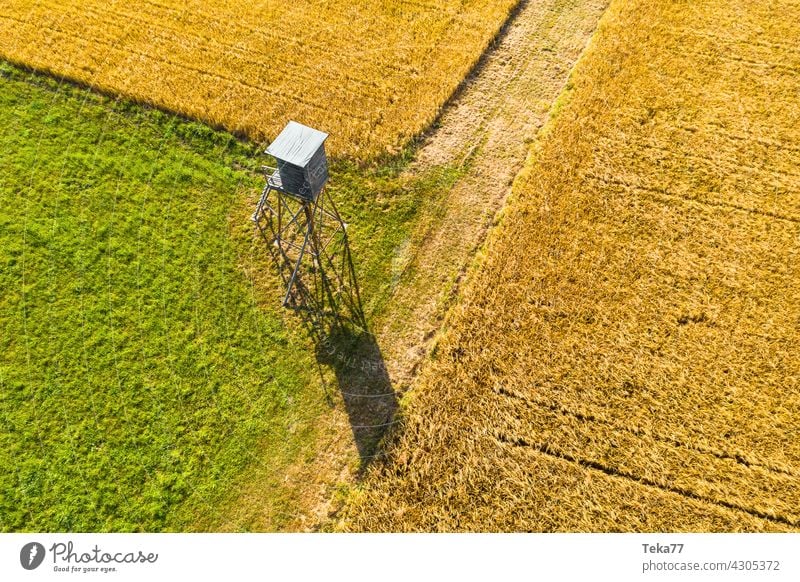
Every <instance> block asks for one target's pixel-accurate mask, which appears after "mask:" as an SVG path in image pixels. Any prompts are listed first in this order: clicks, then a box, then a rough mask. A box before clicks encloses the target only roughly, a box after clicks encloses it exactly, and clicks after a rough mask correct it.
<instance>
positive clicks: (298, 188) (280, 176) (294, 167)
mask: <svg viewBox="0 0 800 582" xmlns="http://www.w3.org/2000/svg"><path fill="white" fill-rule="evenodd" d="M326 139H328V134H327V133H324V132H322V131H318V130H316V129H312V128H310V127H306V126H305V125H303V124H301V123H297V122H295V121H290V122H289V123H288V124H287V125H286V127H285V128H283V131H281V133H280V134H279V135H278V137H276V138H275V141H273V142H272V143H271V144H270V145H269V147H268V148H267V153H268V154H269V155H271V156H272V157H273V158H275V159H276V160H277V162H278V168H277V170H276V171H275V172H274V173H273V174H272V175H271V176H270V177H269V183H270V186H272V187H273V188H275V189H277V190H280V191H281V192H284V193H286V194H290V195H292V196H297V197H299V198H302V199H304V200H309V201H312V202H313V201H314V200H316V199H317V196H319V193H320V192H321V191H322V189H323V188H324V187H325V182H327V181H328V159H327V157H326V156H325V140H326Z"/></svg>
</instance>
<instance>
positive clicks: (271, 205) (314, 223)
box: [253, 121, 360, 315]
mask: <svg viewBox="0 0 800 582" xmlns="http://www.w3.org/2000/svg"><path fill="white" fill-rule="evenodd" d="M327 138H328V134H327V133H323V132H321V131H317V130H316V129H312V128H310V127H306V126H305V125H302V124H300V123H296V122H294V121H290V122H289V123H288V125H287V126H286V127H285V128H284V129H283V131H281V133H280V134H279V135H278V137H277V138H275V141H273V142H272V143H271V144H270V145H269V147H268V148H267V150H266V153H267V154H269V155H271V156H272V157H273V158H275V160H276V161H277V167H270V166H263V168H262V169H263V170H264V171H265V174H266V184H265V186H264V190H263V191H262V193H261V198H260V199H259V201H258V205H257V206H256V211H255V213H254V214H253V222H255V223H256V226H257V227H258V229H259V231H260V232H261V234H262V235H263V236H264V238H265V239H266V241H267V243H268V245H269V247H270V250H271V252H272V255H273V257H274V259H275V260H276V262H277V264H278V268H279V270H280V272H281V275H282V276H283V278H284V283H285V284H286V293H285V295H284V298H283V305H284V306H285V307H292V308H298V309H303V308H305V309H311V310H314V311H316V312H319V313H321V312H323V311H330V310H333V312H334V313H335V314H337V315H338V314H340V313H341V311H342V309H343V308H347V309H348V311H350V312H351V313H352V312H353V308H354V307H357V308H358V309H360V307H359V305H354V304H353V302H357V303H358V304H360V298H359V297H358V287H357V285H356V281H355V273H354V270H353V266H352V262H351V260H350V254H349V248H348V244H347V230H346V229H347V225H346V224H345V223H344V221H343V220H342V218H341V217H340V216H339V212H338V211H337V209H336V205H335V204H334V203H333V200H332V199H331V197H330V196H329V195H328V194H327V192H326V190H325V184H326V182H327V181H328V160H327V157H326V155H325V140H326V139H327Z"/></svg>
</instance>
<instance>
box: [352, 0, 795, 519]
mask: <svg viewBox="0 0 800 582" xmlns="http://www.w3.org/2000/svg"><path fill="white" fill-rule="evenodd" d="M796 38H800V4H798V3H797V2H793V1H787V0H781V1H772V2H762V3H753V2H746V1H743V0H739V1H734V2H728V1H724V2H723V1H722V0H713V1H712V0H708V1H705V2H690V1H685V2H674V1H672V0H669V1H667V0H658V1H652V0H626V1H614V2H612V4H611V6H610V8H609V10H608V11H607V12H606V14H605V15H604V17H603V20H602V21H601V26H600V28H599V30H598V32H597V34H596V36H595V38H594V39H593V42H592V45H591V46H590V48H589V50H588V51H587V53H586V55H585V56H584V58H583V59H582V60H581V62H580V63H579V65H578V67H577V69H576V71H575V72H574V73H573V76H572V78H571V82H570V85H569V87H568V90H567V91H566V92H565V94H564V95H563V96H562V99H561V100H560V101H559V103H558V104H557V107H556V112H555V114H554V118H553V120H552V121H551V123H550V124H549V125H548V126H547V128H546V131H545V132H544V135H542V136H541V137H540V139H539V140H538V142H537V143H536V144H535V145H534V146H533V148H532V151H531V156H530V159H529V163H528V165H527V167H526V169H525V171H524V172H523V174H522V175H521V176H520V177H519V178H518V180H517V182H516V184H515V193H514V195H513V197H512V199H511V201H510V203H509V205H508V206H507V208H506V210H505V212H504V215H503V217H502V220H501V223H500V225H499V226H498V227H497V229H496V230H495V231H494V232H493V233H492V236H491V237H490V240H489V243H488V245H487V248H486V250H485V253H483V254H482V256H481V259H480V261H479V264H478V265H477V266H476V267H475V269H473V271H472V272H471V274H470V282H469V284H468V286H467V289H466V290H465V292H464V296H463V298H462V300H461V302H460V304H459V305H458V306H456V307H455V308H454V309H453V310H452V312H451V314H450V317H449V320H448V324H447V330H446V332H445V333H444V334H443V336H442V337H441V338H440V340H439V341H438V343H437V347H436V351H435V356H434V359H433V361H432V362H430V363H429V365H428V366H427V367H426V369H425V370H424V371H423V373H422V376H421V378H420V380H419V381H418V384H417V386H416V388H415V390H414V391H413V392H412V393H411V394H410V395H409V398H408V401H407V402H406V408H405V424H404V427H403V428H402V430H399V431H397V432H396V435H395V437H394V439H393V441H392V442H391V443H390V445H389V449H388V451H389V453H390V457H389V459H388V460H387V461H386V462H385V463H382V464H380V465H376V466H374V467H373V468H372V470H371V472H370V474H369V476H368V478H367V480H366V482H365V484H364V486H363V487H362V488H361V489H359V490H358V491H356V492H354V493H353V494H352V495H351V499H350V505H349V507H348V509H347V511H346V515H345V516H344V517H345V520H344V523H343V527H344V528H345V529H350V530H394V531H397V530H399V531H406V530H537V531H551V530H568V531H576V530H577V531H597V530H626V531H658V530H661V531H675V530H682V531H687V530H701V531H765V530H794V531H797V530H798V529H799V528H800V511H798V507H800V390H798V389H799V388H800V348H798V342H799V341H800V337H799V336H798V333H799V331H800V285H798V282H800V266H798V265H800V262H799V261H798V259H800V173H799V172H798V170H797V168H798V167H800V129H798V128H800V107H798V101H797V96H798V94H800V75H799V74H798V73H800V51H798V49H797V46H796V45H795V44H794V43H792V42H790V40H789V39H796Z"/></svg>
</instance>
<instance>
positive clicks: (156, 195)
mask: <svg viewBox="0 0 800 582" xmlns="http://www.w3.org/2000/svg"><path fill="white" fill-rule="evenodd" d="M0 128H2V130H0V148H1V149H2V151H3V158H2V159H3V164H2V166H0V492H1V493H2V494H0V530H2V531H21V530H50V531H52V530H60V531H66V530H69V531H105V530H113V531H131V530H146V531H153V530H185V529H192V528H194V527H197V526H196V524H197V523H204V524H209V523H219V522H220V521H224V517H219V518H217V517H215V515H216V514H218V513H220V512H224V511H225V510H226V503H230V500H231V499H233V498H234V497H235V493H236V492H235V490H233V489H232V488H235V486H236V484H241V483H243V482H246V481H247V475H248V470H249V469H252V468H253V466H254V464H261V465H263V464H264V463H267V464H268V465H269V467H268V468H267V469H268V470H267V471H266V474H268V475H274V476H275V477H274V479H271V480H270V479H266V481H265V485H264V487H263V489H264V491H263V499H258V500H256V502H258V503H264V504H266V505H270V506H271V507H272V510H271V514H272V515H273V516H274V519H273V520H272V526H273V527H275V528H280V527H281V526H282V524H283V523H284V522H285V521H286V520H288V519H290V517H291V513H292V511H293V507H295V505H296V503H295V500H293V499H292V495H293V492H292V491H290V490H286V489H285V488H283V487H282V485H281V480H280V475H281V471H282V470H283V469H284V468H285V467H288V466H289V465H291V464H293V463H297V462H298V460H302V459H303V458H308V457H309V456H313V454H314V440H315V436H316V432H317V423H318V421H319V419H320V418H321V417H323V416H324V415H325V414H327V413H328V411H329V407H328V405H327V404H326V402H325V399H324V396H323V394H322V390H321V388H320V381H319V373H318V372H317V366H316V363H315V362H314V354H313V349H310V346H309V340H308V338H307V336H306V335H305V333H304V331H303V328H302V327H301V326H300V325H299V322H297V321H296V320H295V319H294V318H292V316H289V315H287V314H286V313H285V312H283V311H282V310H281V309H280V307H279V297H278V296H277V295H275V296H270V295H269V294H267V295H266V296H265V294H264V292H263V288H262V287H260V286H259V285H256V284H254V283H253V280H252V279H251V278H249V277H248V276H246V275H245V272H246V270H243V269H241V268H240V267H241V265H242V264H243V263H247V262H248V260H249V261H250V262H251V266H252V262H253V261H254V260H255V259H254V258H253V257H255V258H256V259H257V258H258V257H260V256H261V255H260V254H259V252H258V250H257V249H256V250H254V248H255V247H254V245H255V244H256V243H254V238H253V235H252V225H251V224H250V223H248V222H246V221H243V220H240V219H241V218H242V216H243V212H242V209H244V208H245V206H246V204H247V203H248V201H249V200H250V199H252V197H253V196H255V195H256V193H257V192H258V190H259V189H260V185H261V178H260V176H259V175H258V174H257V172H256V169H257V167H258V165H259V164H261V163H264V162H265V160H264V159H262V158H261V157H260V156H259V155H258V151H259V148H258V147H256V146H255V145H250V144H245V143H242V142H239V141H237V140H236V139H234V138H233V137H232V136H230V135H228V134H225V133H221V132H215V131H212V130H210V129H209V128H207V127H206V126H203V125H201V124H198V123H192V122H187V121H184V120H180V119H177V118H175V117H174V116H169V115H166V114H164V113H161V112H158V111H155V110H152V109H145V108H141V107H138V106H133V105H130V104H127V103H124V102H121V101H115V100H113V99H110V98H107V97H102V96H98V95H96V94H93V93H91V92H89V91H88V90H86V89H82V88H77V87H74V86H71V85H67V84H59V83H58V82H57V81H55V80H51V79H49V78H46V77H40V76H36V75H33V74H29V73H26V72H23V71H20V70H18V69H16V68H13V67H11V66H9V65H3V64H0ZM403 164H404V158H402V157H401V158H398V160H395V162H394V163H393V164H390V165H388V166H384V167H381V168H373V169H369V168H367V169H364V168H361V169H359V168H357V167H355V166H351V165H347V164H346V163H344V162H339V163H338V164H337V165H336V166H335V167H334V171H333V175H334V178H335V179H334V180H332V183H334V184H335V185H336V186H335V188H336V189H335V190H334V191H333V195H334V196H335V197H336V199H337V201H338V202H339V203H340V205H341V207H340V210H341V211H342V213H343V214H344V215H345V217H346V218H347V219H349V220H352V222H353V225H354V226H353V228H352V230H351V237H352V239H351V240H352V243H353V254H354V257H355V259H356V262H357V268H358V271H359V275H360V278H361V281H362V283H363V285H362V292H363V295H364V296H365V303H366V307H367V314H368V317H369V318H371V319H374V318H376V317H380V315H381V314H382V313H384V312H385V311H386V306H387V304H388V303H389V301H390V299H389V298H390V296H391V292H392V284H393V282H392V257H393V256H394V254H395V252H396V249H397V248H399V247H400V246H401V245H402V243H403V241H404V240H405V239H406V238H407V237H408V236H409V232H410V229H411V226H412V224H413V222H414V220H415V218H416V217H417V214H418V209H419V208H420V206H421V204H420V202H421V200H422V198H423V197H424V198H435V196H436V193H437V192H445V191H446V189H447V188H448V186H449V184H450V183H451V182H452V180H453V179H455V177H456V172H455V171H453V172H448V171H444V173H442V172H441V171H439V172H438V173H437V174H436V175H433V176H426V177H423V178H421V179H420V180H421V182H420V183H419V184H416V186H415V187H411V188H410V187H408V185H407V184H403V183H402V182H401V181H400V180H399V179H398V175H399V172H400V169H401V167H402V166H403ZM248 257H249V259H248ZM256 268H257V263H256ZM263 271H264V272H265V273H266V274H265V275H264V274H262V275H261V276H263V277H266V278H267V279H269V278H270V277H273V278H274V279H275V280H277V277H275V276H274V275H273V274H272V272H271V267H270V265H269V264H268V263H264V264H263ZM265 306H266V307H265ZM260 474H261V475H262V477H261V478H263V475H264V474H265V470H264V469H263V467H262V469H261V470H260Z"/></svg>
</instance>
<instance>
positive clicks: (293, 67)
mask: <svg viewBox="0 0 800 582" xmlns="http://www.w3.org/2000/svg"><path fill="white" fill-rule="evenodd" d="M4 4H5V6H4V7H3V10H2V12H0V55H1V56H3V57H4V58H7V59H9V60H11V61H14V62H17V63H22V64H24V65H26V66H31V67H34V68H37V69H41V70H45V71H49V72H52V73H54V74H56V75H58V76H65V77H67V78H69V79H72V80H77V81H80V82H83V83H86V84H89V85H91V86H93V87H95V88H98V89H101V90H104V91H108V92H111V93H114V94H121V95H123V96H126V97H131V98H134V99H136V100H139V101H142V102H146V103H151V104H154V105H156V106H159V107H163V108H166V109H170V110H174V111H176V112H179V113H182V114H185V115H187V116H191V117H196V118H199V119H202V120H205V121H207V122H210V123H212V124H215V125H219V126H223V127H225V128H226V129H228V130H232V131H234V132H237V133H242V134H246V135H247V136H249V137H251V138H254V139H257V140H260V139H263V138H265V137H267V136H275V135H276V134H277V133H278V131H280V129H281V128H282V127H283V126H284V125H285V123H286V121H287V119H289V118H294V119H297V120H299V121H302V122H303V123H306V124H308V125H312V126H315V127H319V128H321V129H324V130H325V131H327V132H330V133H331V134H333V135H334V139H333V140H331V143H330V149H331V152H332V153H334V154H336V155H348V156H351V157H355V158H362V159H363V158H365V157H369V156H372V155H375V154H377V153H380V152H385V151H390V152H391V151H396V150H397V149H399V148H400V147H402V146H403V145H404V144H405V143H406V142H407V141H408V139H409V138H410V137H413V136H415V135H416V134H418V133H419V132H421V131H422V130H423V129H424V128H426V127H427V126H428V125H430V123H431V122H432V121H433V119H434V118H435V117H436V115H437V113H438V111H439V108H440V107H441V106H442V104H443V103H444V102H445V101H446V99H447V98H448V97H449V96H450V95H451V94H452V93H453V91H454V90H455V89H456V87H457V86H458V85H459V83H460V82H461V80H462V79H463V78H464V77H465V75H466V73H467V72H468V71H469V69H470V68H471V67H472V66H473V64H474V63H475V62H476V60H477V58H478V57H479V56H480V54H481V52H482V50H483V49H484V48H485V47H486V46H487V44H488V43H489V42H490V41H491V39H492V38H493V36H494V35H495V34H496V32H497V31H498V29H499V27H500V26H501V24H502V23H503V21H504V20H505V18H506V17H507V15H508V14H509V11H510V10H511V9H512V7H513V5H514V4H516V2H515V1H514V0H501V1H499V2H488V1H486V0H467V1H463V2H462V1H461V0H441V1H437V2H419V1H416V0H410V1H403V2H396V1H388V0H369V1H367V2H348V1H345V0H336V1H332V2H315V1H311V0H300V1H299V2H279V1H277V0H267V1H263V0H262V1H260V2H233V3H232V2H225V1H220V0H212V1H203V2H199V1H197V0H194V1H190V2H178V1H177V0H161V1H152V0H131V1H127V2H105V1H100V0H68V1H64V2H51V1H31V0H11V1H10V2H6V3H4Z"/></svg>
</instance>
